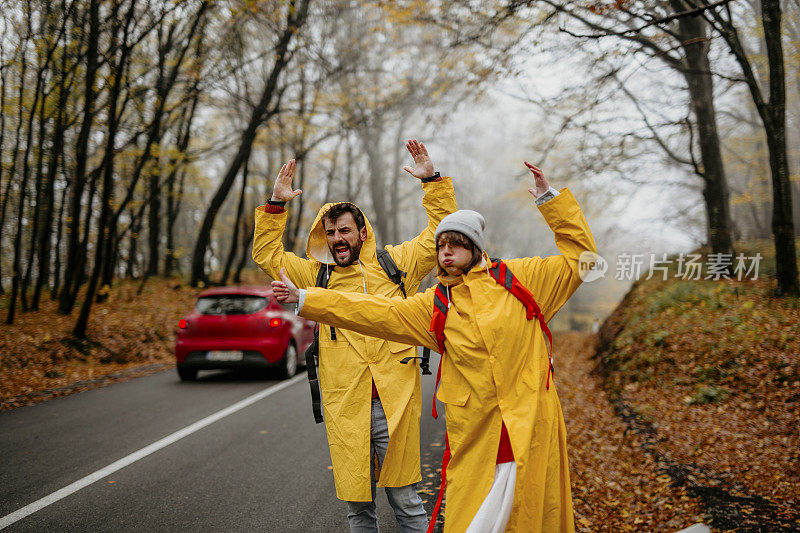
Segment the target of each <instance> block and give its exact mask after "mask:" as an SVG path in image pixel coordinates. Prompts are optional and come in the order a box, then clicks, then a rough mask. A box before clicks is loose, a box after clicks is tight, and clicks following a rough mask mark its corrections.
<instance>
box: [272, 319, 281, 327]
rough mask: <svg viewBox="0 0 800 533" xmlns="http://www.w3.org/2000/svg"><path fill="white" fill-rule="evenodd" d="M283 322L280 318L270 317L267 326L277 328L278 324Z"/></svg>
mask: <svg viewBox="0 0 800 533" xmlns="http://www.w3.org/2000/svg"><path fill="white" fill-rule="evenodd" d="M281 324H283V320H281V319H280V318H270V319H269V327H271V328H278V327H280V325H281Z"/></svg>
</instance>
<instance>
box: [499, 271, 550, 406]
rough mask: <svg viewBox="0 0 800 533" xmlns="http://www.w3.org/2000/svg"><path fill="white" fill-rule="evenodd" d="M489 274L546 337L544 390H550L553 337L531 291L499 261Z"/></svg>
mask: <svg viewBox="0 0 800 533" xmlns="http://www.w3.org/2000/svg"><path fill="white" fill-rule="evenodd" d="M489 273H490V274H491V275H492V277H493V278H494V279H495V281H496V282H497V283H499V284H500V285H502V286H503V287H505V288H506V290H507V291H508V292H510V293H511V294H513V295H514V296H516V297H517V300H519V301H520V302H522V305H524V306H525V317H526V318H527V319H528V320H530V319H532V318H534V317H536V319H537V320H538V321H539V326H540V327H541V328H542V331H543V332H544V334H545V335H546V336H547V340H548V341H549V343H550V345H549V347H548V351H547V359H548V363H549V366H550V368H549V369H548V372H547V385H546V386H545V388H546V389H547V390H550V374H553V379H555V372H553V335H552V333H550V328H548V327H547V322H546V321H545V319H544V314H543V313H542V310H541V309H539V305H538V304H537V303H536V300H535V299H534V297H533V294H531V291H529V290H528V289H527V287H525V286H524V285H523V284H522V283H520V281H519V280H518V279H517V277H516V276H515V275H514V273H513V272H511V271H510V270H509V269H508V266H506V264H505V263H504V262H502V261H500V260H499V259H498V260H497V261H494V262H492V268H490V269H489Z"/></svg>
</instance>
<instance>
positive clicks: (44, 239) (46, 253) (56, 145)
mask: <svg viewBox="0 0 800 533" xmlns="http://www.w3.org/2000/svg"><path fill="white" fill-rule="evenodd" d="M66 67H67V54H62V59H61V68H60V71H59V86H58V111H57V113H56V121H55V125H54V126H53V147H52V150H51V153H50V159H49V161H48V166H47V177H46V178H45V192H44V207H43V221H42V227H41V231H40V232H39V236H38V240H39V276H38V277H37V279H36V287H35V289H34V291H33V302H32V305H31V307H32V308H33V309H38V308H39V298H40V296H41V292H42V288H43V287H44V286H45V285H46V284H47V283H48V282H49V278H50V255H51V250H52V246H51V243H52V227H53V209H54V207H55V206H54V204H55V183H56V176H57V173H58V162H59V159H60V158H61V154H62V152H63V150H64V135H65V133H66V132H65V118H64V109H65V107H66V104H67V96H68V95H69V91H68V90H67V88H66V80H67V68H66ZM62 207H63V205H62ZM61 222H62V221H61V219H60V218H59V235H58V237H57V239H58V241H59V242H60V240H61V235H60V231H61V228H60V225H61ZM56 254H58V248H56Z"/></svg>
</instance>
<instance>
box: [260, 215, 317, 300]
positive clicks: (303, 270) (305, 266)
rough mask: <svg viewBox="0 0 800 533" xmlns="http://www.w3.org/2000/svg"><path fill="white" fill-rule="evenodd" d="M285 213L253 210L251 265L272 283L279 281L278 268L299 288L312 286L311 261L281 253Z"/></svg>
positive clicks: (313, 267)
mask: <svg viewBox="0 0 800 533" xmlns="http://www.w3.org/2000/svg"><path fill="white" fill-rule="evenodd" d="M287 217H288V213H287V212H286V210H284V211H283V212H282V213H268V212H266V211H265V210H264V206H261V207H257V208H256V224H255V229H254V230H253V261H255V262H256V264H257V265H258V266H259V267H261V270H263V271H264V272H265V273H266V274H267V275H268V276H270V277H271V278H272V279H281V278H280V271H281V268H285V269H286V275H287V276H289V279H290V280H292V282H293V283H294V284H295V285H297V286H298V287H300V288H305V287H308V286H313V285H315V284H316V282H317V272H316V269H317V265H318V263H317V262H315V261H310V260H308V259H303V258H302V257H298V256H297V255H295V254H293V253H292V252H286V251H284V249H283V242H282V238H283V231H284V228H285V227H286V219H287Z"/></svg>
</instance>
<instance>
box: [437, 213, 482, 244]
mask: <svg viewBox="0 0 800 533" xmlns="http://www.w3.org/2000/svg"><path fill="white" fill-rule="evenodd" d="M485 227H486V221H485V220H484V219H483V216H482V215H481V214H480V213H478V212H477V211H471V210H469V209H459V210H458V211H456V212H455V213H450V214H449V215H447V216H446V217H444V218H443V219H442V221H441V222H439V225H438V226H436V233H435V234H434V236H433V238H434V242H437V243H438V242H439V235H441V234H442V233H444V232H445V231H457V232H459V233H463V234H464V235H466V236H467V237H469V240H471V241H472V242H473V243H474V244H475V246H477V247H478V249H479V250H480V251H481V252H482V251H483V228H485Z"/></svg>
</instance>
